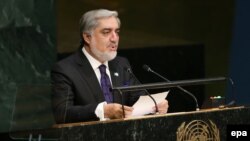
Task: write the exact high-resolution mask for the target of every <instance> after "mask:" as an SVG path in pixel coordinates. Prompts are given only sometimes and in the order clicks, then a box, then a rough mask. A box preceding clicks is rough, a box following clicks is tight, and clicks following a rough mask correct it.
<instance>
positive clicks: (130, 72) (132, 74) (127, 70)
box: [124, 67, 159, 113]
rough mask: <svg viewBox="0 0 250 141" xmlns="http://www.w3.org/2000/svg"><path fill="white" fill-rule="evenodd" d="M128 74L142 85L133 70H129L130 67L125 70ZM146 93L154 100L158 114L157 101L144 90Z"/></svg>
mask: <svg viewBox="0 0 250 141" xmlns="http://www.w3.org/2000/svg"><path fill="white" fill-rule="evenodd" d="M124 69H125V71H126V72H128V73H129V74H130V75H131V76H132V77H133V78H134V79H135V80H136V81H137V82H138V83H141V82H140V81H139V80H138V79H137V78H136V77H135V75H134V73H133V72H132V70H131V69H130V68H129V67H125V68H124ZM144 91H145V93H146V94H147V95H148V96H149V97H150V98H151V99H152V100H153V102H154V104H155V112H156V113H158V112H159V110H158V106H157V104H156V101H155V99H154V98H153V97H152V96H151V94H150V93H149V92H148V91H147V90H146V89H144Z"/></svg>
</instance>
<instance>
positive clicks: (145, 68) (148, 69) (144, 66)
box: [142, 64, 151, 72]
mask: <svg viewBox="0 0 250 141" xmlns="http://www.w3.org/2000/svg"><path fill="white" fill-rule="evenodd" d="M142 68H143V69H144V70H146V71H148V72H150V71H151V69H150V67H149V66H148V65H145V64H144V65H143V66H142Z"/></svg>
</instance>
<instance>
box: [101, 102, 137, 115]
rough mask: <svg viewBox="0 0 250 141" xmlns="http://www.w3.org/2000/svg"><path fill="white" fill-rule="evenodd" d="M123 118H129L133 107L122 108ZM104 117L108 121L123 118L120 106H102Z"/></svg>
mask: <svg viewBox="0 0 250 141" xmlns="http://www.w3.org/2000/svg"><path fill="white" fill-rule="evenodd" d="M124 112H125V117H129V116H130V115H131V114H132V112H133V107H129V106H124ZM104 117H105V118H110V119H118V118H123V110H122V105H121V104H118V103H110V104H105V105H104Z"/></svg>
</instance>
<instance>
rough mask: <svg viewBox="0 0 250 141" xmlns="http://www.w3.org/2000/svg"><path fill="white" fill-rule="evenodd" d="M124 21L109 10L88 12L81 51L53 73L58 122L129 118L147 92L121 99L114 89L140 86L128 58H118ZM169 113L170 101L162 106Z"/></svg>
mask: <svg viewBox="0 0 250 141" xmlns="http://www.w3.org/2000/svg"><path fill="white" fill-rule="evenodd" d="M119 30H120V20H119V18H118V13H117V12H116V11H109V10H105V9H98V10H92V11H89V12H87V13H85V14H84V15H83V16H82V18H81V20H80V36H81V40H82V44H81V48H80V49H79V50H78V51H77V52H76V53H74V54H72V55H71V56H69V57H68V58H66V59H64V60H61V61H59V62H58V63H56V64H55V66H54V67H53V69H52V72H51V79H52V92H53V94H52V107H53V111H54V115H55V120H56V122H57V123H65V122H81V121H91V120H98V119H99V120H106V119H116V118H122V117H123V110H122V105H121V101H122V98H123V103H124V104H125V105H126V106H124V113H125V117H129V116H130V115H131V113H132V111H133V108H132V107H131V106H132V105H133V104H134V103H135V102H136V100H137V99H138V97H139V96H140V95H141V94H142V93H143V92H133V93H132V92H131V93H126V94H124V95H123V97H121V95H119V94H118V93H114V92H113V93H112V92H111V91H110V88H111V87H112V86H113V87H117V86H125V85H126V86H127V85H134V84H138V83H139V82H137V81H136V78H134V77H133V76H132V75H131V74H130V73H129V72H128V71H127V70H128V69H129V68H130V64H129V62H128V61H127V59H125V58H123V57H118V56H116V55H117V48H118V43H119ZM157 107H158V112H159V113H162V114H164V113H166V112H167V109H168V103H167V100H164V101H162V102H161V103H158V105H157Z"/></svg>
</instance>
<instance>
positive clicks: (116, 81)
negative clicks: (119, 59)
mask: <svg viewBox="0 0 250 141" xmlns="http://www.w3.org/2000/svg"><path fill="white" fill-rule="evenodd" d="M117 65H118V64H117V63H115V60H112V61H110V62H109V71H110V76H111V80H112V85H113V87H118V86H121V82H122V75H121V70H119V69H118V67H117ZM113 98H114V102H118V103H121V96H120V94H119V93H118V92H113Z"/></svg>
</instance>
